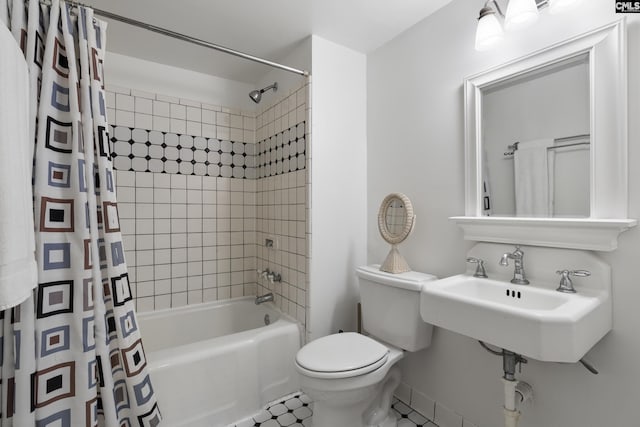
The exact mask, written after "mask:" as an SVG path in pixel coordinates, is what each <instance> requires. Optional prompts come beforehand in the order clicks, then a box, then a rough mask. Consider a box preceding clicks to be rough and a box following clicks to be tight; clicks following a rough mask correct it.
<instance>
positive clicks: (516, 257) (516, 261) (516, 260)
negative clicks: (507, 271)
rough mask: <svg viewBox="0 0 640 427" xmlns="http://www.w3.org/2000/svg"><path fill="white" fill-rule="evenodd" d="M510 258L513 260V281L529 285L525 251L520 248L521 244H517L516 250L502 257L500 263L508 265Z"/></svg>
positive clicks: (517, 283)
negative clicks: (525, 269)
mask: <svg viewBox="0 0 640 427" xmlns="http://www.w3.org/2000/svg"><path fill="white" fill-rule="evenodd" d="M509 258H511V259H512V260H513V266H514V268H513V279H511V283H515V284H516V285H528V284H529V281H528V280H527V277H526V276H525V274H524V252H522V250H520V246H516V250H515V251H513V252H512V253H509V252H506V253H504V254H503V255H502V258H501V259H500V263H499V264H500V265H501V266H503V267H506V266H508V265H509Z"/></svg>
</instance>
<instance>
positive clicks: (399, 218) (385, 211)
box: [378, 193, 416, 274]
mask: <svg viewBox="0 0 640 427" xmlns="http://www.w3.org/2000/svg"><path fill="white" fill-rule="evenodd" d="M415 218H416V217H415V215H414V214H413V205H412V204H411V200H409V198H408V197H407V196H405V195H404V194H402V193H391V194H389V195H388V196H387V197H385V198H384V200H383V201H382V204H381V205H380V210H379V211H378V229H379V230H380V234H381V235H382V238H383V239H384V240H386V241H387V243H389V244H391V250H390V251H389V254H388V255H387V258H386V259H385V261H384V263H382V265H381V266H380V270H381V271H386V272H388V273H394V274H397V273H404V272H406V271H411V269H410V268H409V265H408V264H407V262H406V261H405V259H404V258H403V257H402V255H400V252H399V251H398V244H400V243H401V242H402V241H404V240H405V239H406V238H407V237H408V236H409V234H411V230H413V225H414V223H415Z"/></svg>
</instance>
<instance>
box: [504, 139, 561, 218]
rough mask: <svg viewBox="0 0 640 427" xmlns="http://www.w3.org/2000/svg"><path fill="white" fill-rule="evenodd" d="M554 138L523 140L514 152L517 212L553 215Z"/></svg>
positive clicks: (524, 214) (538, 215) (532, 215)
mask: <svg viewBox="0 0 640 427" xmlns="http://www.w3.org/2000/svg"><path fill="white" fill-rule="evenodd" d="M553 144H554V141H553V139H551V138H548V139H538V140H534V141H526V142H520V143H519V144H518V149H517V150H516V151H515V153H514V169H515V174H514V175H515V191H516V215H517V216H531V217H550V216H553V170H554V168H553V160H554V157H553V152H552V150H548V149H547V148H549V147H552V146H553Z"/></svg>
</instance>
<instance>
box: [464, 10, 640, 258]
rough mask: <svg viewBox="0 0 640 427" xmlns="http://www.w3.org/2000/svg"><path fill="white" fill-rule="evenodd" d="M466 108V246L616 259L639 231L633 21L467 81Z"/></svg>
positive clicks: (512, 62)
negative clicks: (631, 136)
mask: <svg viewBox="0 0 640 427" xmlns="http://www.w3.org/2000/svg"><path fill="white" fill-rule="evenodd" d="M549 99H551V101H549ZM464 101H465V173H466V175H465V215H464V216H458V217H452V219H453V220H454V221H456V222H457V224H458V225H459V226H460V227H462V229H463V231H464V238H465V239H467V240H475V241H487V242H500V243H513V244H527V245H536V246H551V247H561V248H575V249H587V250H603V251H611V250H614V249H615V248H616V247H617V242H618V235H619V234H620V233H621V232H623V231H625V230H627V229H629V228H630V227H633V226H635V225H636V223H637V221H636V220H633V219H629V218H628V217H627V215H628V213H627V204H628V194H627V193H628V183H627V168H628V165H627V133H628V124H627V59H626V24H625V20H624V19H622V20H619V21H616V22H613V23H611V24H608V25H605V26H603V27H601V28H597V29H595V30H593V31H591V32H589V33H586V34H583V35H580V36H577V37H574V38H572V39H569V40H566V41H562V42H559V43H556V44H553V45H551V46H549V47H547V48H544V49H542V50H540V51H537V52H534V53H531V54H529V55H527V56H524V57H522V58H518V59H516V60H513V61H510V62H508V63H505V64H502V65H499V66H496V67H494V68H491V69H489V70H487V71H484V72H481V73H479V74H476V75H474V76H471V77H469V78H467V79H465V82H464Z"/></svg>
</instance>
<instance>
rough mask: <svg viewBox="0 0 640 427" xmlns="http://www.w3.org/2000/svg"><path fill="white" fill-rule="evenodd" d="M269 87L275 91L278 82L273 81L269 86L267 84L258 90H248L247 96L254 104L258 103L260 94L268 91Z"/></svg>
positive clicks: (260, 97)
mask: <svg viewBox="0 0 640 427" xmlns="http://www.w3.org/2000/svg"><path fill="white" fill-rule="evenodd" d="M269 89H273V91H274V92H276V91H277V90H278V82H275V83H274V84H272V85H271V86H267V87H265V88H263V89H260V90H252V91H251V92H249V98H251V100H252V101H253V102H255V103H256V104H258V103H260V100H261V99H262V94H263V93H265V92H266V91H268V90H269Z"/></svg>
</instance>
